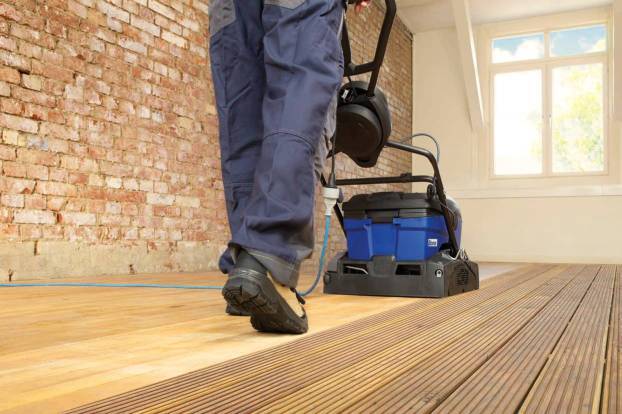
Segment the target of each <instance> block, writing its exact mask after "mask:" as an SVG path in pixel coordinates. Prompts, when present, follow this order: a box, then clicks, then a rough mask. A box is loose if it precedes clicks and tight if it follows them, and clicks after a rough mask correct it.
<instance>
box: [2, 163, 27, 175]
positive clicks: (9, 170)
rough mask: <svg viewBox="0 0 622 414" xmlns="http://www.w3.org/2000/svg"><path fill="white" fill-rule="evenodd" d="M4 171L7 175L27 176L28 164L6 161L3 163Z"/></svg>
mask: <svg viewBox="0 0 622 414" xmlns="http://www.w3.org/2000/svg"><path fill="white" fill-rule="evenodd" d="M2 173H3V174H4V175H5V176H7V177H18V178H26V164H21V163H18V162H11V161H5V162H4V163H3V164H2Z"/></svg>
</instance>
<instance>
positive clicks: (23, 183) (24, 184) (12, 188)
mask: <svg viewBox="0 0 622 414" xmlns="http://www.w3.org/2000/svg"><path fill="white" fill-rule="evenodd" d="M35 184H36V183H35V181H33V180H24V179H21V178H10V177H3V176H0V192H2V193H8V194H32V192H33V191H34V189H35Z"/></svg>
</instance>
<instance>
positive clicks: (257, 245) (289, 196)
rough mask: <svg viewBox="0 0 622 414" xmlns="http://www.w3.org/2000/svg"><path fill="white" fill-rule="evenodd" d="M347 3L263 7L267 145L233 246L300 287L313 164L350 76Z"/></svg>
mask: <svg viewBox="0 0 622 414" xmlns="http://www.w3.org/2000/svg"><path fill="white" fill-rule="evenodd" d="M343 12H344V7H343V0H264V9H263V28H264V32H265V35H264V40H263V44H264V62H265V74H266V91H265V95H264V100H263V124H264V138H263V143H262V147H261V156H260V158H259V161H258V164H257V170H256V171H255V180H254V185H253V192H252V195H251V198H250V200H249V203H248V205H247V208H246V211H245V214H244V217H243V220H242V225H241V226H240V228H239V229H238V231H237V232H235V233H234V234H233V239H232V246H234V247H241V248H243V249H244V250H245V251H247V252H248V253H249V254H250V255H252V256H253V257H254V258H255V259H256V260H257V261H259V262H260V263H261V264H262V265H263V266H265V267H266V268H267V269H268V271H269V272H270V274H271V275H272V276H273V277H274V278H275V279H276V280H277V281H278V282H280V283H282V284H283V285H286V286H288V287H291V288H295V287H296V285H297V282H298V271H299V267H300V263H301V262H302V261H303V260H304V259H306V258H308V257H309V256H310V255H311V253H312V251H313V209H314V192H315V179H314V159H315V157H316V155H317V151H318V146H319V144H320V139H321V138H322V137H323V136H324V131H325V128H326V122H327V119H330V117H329V110H330V108H331V103H333V102H334V98H335V96H336V94H337V91H338V88H339V86H340V83H341V78H342V75H343V55H342V50H341V44H340V38H339V31H340V28H341V24H342V17H343Z"/></svg>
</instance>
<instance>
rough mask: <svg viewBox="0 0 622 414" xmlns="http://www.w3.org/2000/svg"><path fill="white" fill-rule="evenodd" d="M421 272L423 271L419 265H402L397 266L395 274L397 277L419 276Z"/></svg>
mask: <svg viewBox="0 0 622 414" xmlns="http://www.w3.org/2000/svg"><path fill="white" fill-rule="evenodd" d="M422 271H423V269H422V266H421V265H418V264H402V265H398V266H397V270H396V271H395V274H396V275H399V276H421V274H422Z"/></svg>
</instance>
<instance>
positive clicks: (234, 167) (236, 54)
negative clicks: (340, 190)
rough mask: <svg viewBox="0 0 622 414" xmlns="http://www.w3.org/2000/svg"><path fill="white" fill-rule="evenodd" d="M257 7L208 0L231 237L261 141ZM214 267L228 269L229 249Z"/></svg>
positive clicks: (261, 33) (259, 7)
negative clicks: (217, 265) (209, 0)
mask: <svg viewBox="0 0 622 414" xmlns="http://www.w3.org/2000/svg"><path fill="white" fill-rule="evenodd" d="M262 9H263V6H262V5H261V2H260V1H245V2H240V1H236V0H212V2H211V4H210V58H211V66H212V78H213V81H214V90H215V94H216V103H217V107H218V118H219V128H220V131H219V132H220V150H221V165H222V176H223V184H224V190H225V201H226V206H227V214H228V219H229V227H230V230H231V233H232V234H235V233H236V232H237V231H238V230H239V228H240V226H241V225H242V217H243V212H244V210H245V208H246V205H247V204H248V200H249V198H250V195H251V192H252V188H253V180H254V175H255V168H256V166H257V162H258V160H259V155H260V152H261V144H262V141H263V122H262V103H263V97H264V93H265V83H266V80H265V70H264V56H263V37H264V31H263V24H262ZM219 267H220V269H221V271H222V272H223V273H229V272H230V271H231V270H232V269H233V258H232V256H231V252H230V251H229V249H227V250H226V251H225V252H224V253H223V255H222V256H221V258H220V263H219Z"/></svg>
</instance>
